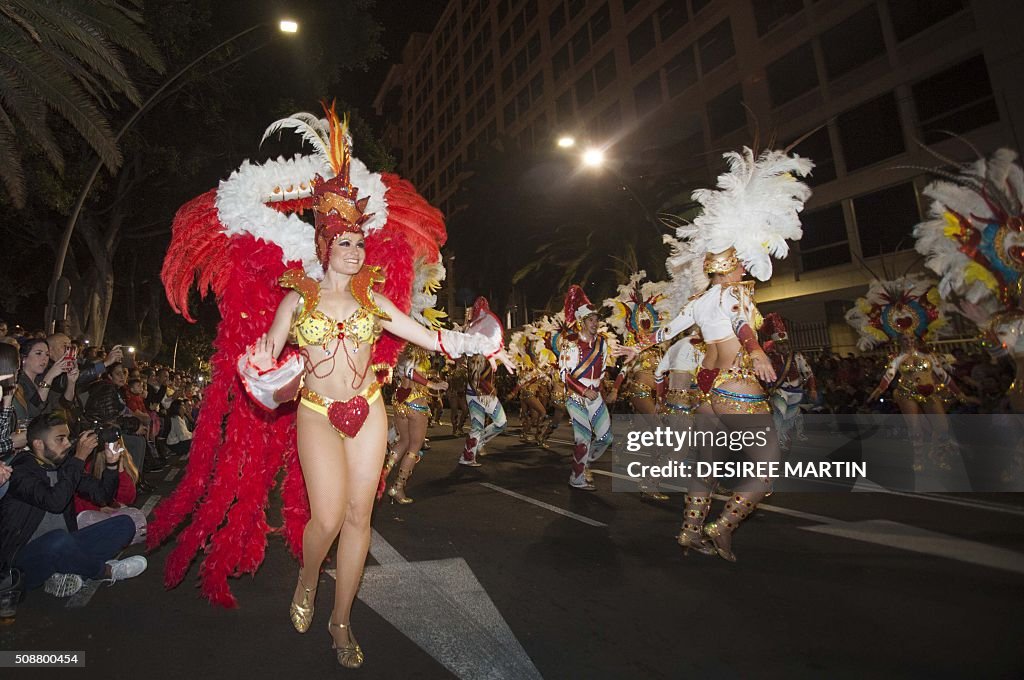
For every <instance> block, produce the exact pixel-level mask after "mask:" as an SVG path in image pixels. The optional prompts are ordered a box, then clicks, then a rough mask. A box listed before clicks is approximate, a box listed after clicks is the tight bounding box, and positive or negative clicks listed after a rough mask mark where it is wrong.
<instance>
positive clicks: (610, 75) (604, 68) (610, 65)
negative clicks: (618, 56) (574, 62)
mask: <svg viewBox="0 0 1024 680" xmlns="http://www.w3.org/2000/svg"><path fill="white" fill-rule="evenodd" d="M614 81H615V51H614V50H612V51H610V52H609V53H608V54H606V55H604V56H603V57H601V60H600V61H599V62H597V63H596V64H595V65H594V82H595V84H596V85H597V91H598V92H600V91H601V90H603V89H604V88H606V87H608V86H609V85H611V84H612V83H613V82H614Z"/></svg>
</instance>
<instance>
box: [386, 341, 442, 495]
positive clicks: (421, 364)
mask: <svg viewBox="0 0 1024 680" xmlns="http://www.w3.org/2000/svg"><path fill="white" fill-rule="evenodd" d="M396 369H397V370H396V373H398V375H399V376H401V381H402V383H401V386H400V387H399V390H398V392H397V393H396V394H397V395H399V396H401V397H403V398H402V399H401V401H399V399H397V398H396V399H395V427H396V428H397V429H398V444H397V446H396V447H394V448H393V449H392V453H391V456H393V457H394V459H395V462H391V461H390V460H389V464H388V465H387V466H386V468H385V472H384V478H385V479H386V478H387V475H388V472H389V471H390V469H391V467H393V466H394V465H396V464H397V465H398V476H397V478H396V479H395V483H394V484H392V485H391V486H390V487H389V488H388V490H387V494H388V498H390V499H391V502H392V503H399V504H400V505H407V504H409V503H412V502H413V499H412V498H409V497H408V496H407V495H406V493H405V487H406V484H408V482H409V478H410V477H412V472H413V468H415V467H416V464H417V463H419V462H420V460H421V459H422V458H423V448H422V447H423V438H424V436H425V435H426V433H427V420H428V413H429V408H430V407H429V405H428V403H427V400H428V399H429V392H428V390H439V389H447V387H448V384H447V383H443V382H441V383H438V382H434V381H433V380H431V379H430V377H429V376H430V355H429V354H428V353H427V352H426V351H425V350H424V349H423V348H422V347H417V346H415V345H409V346H407V347H406V349H405V352H404V353H403V356H402V358H401V359H400V360H399V362H398V366H397V367H396Z"/></svg>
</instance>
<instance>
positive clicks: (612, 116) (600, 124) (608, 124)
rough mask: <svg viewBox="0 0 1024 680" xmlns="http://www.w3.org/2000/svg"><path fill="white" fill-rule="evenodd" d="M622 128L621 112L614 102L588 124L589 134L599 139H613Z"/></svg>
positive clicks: (617, 104)
mask: <svg viewBox="0 0 1024 680" xmlns="http://www.w3.org/2000/svg"><path fill="white" fill-rule="evenodd" d="M621 126H622V111H621V110H620V107H619V103H618V102H615V103H614V104H612V105H611V106H609V107H608V108H606V109H605V110H604V111H602V112H601V113H600V114H598V115H597V116H595V117H594V119H593V120H592V121H591V122H590V132H591V133H592V134H593V135H595V136H597V137H601V138H609V137H613V136H614V135H615V133H616V132H618V131H619V128H620V127H621Z"/></svg>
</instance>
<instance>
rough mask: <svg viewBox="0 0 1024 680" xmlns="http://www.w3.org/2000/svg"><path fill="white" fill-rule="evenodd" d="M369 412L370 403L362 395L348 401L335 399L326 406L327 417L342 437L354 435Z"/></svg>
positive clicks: (357, 432)
mask: <svg viewBox="0 0 1024 680" xmlns="http://www.w3.org/2000/svg"><path fill="white" fill-rule="evenodd" d="M369 414H370V403H369V402H368V401H366V399H365V398H364V397H362V396H361V395H360V396H355V397H352V398H351V399H349V400H348V401H336V402H334V403H333V404H331V405H330V406H329V407H327V419H328V420H330V421H331V425H332V426H333V427H334V429H335V430H337V431H338V433H339V434H341V435H342V436H344V437H355V436H356V435H357V434H359V430H360V429H361V428H362V427H363V423H364V422H366V416H368V415H369Z"/></svg>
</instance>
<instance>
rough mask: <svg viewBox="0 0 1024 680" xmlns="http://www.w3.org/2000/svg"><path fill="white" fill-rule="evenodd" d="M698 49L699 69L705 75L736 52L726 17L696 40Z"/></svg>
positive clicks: (730, 27)
mask: <svg viewBox="0 0 1024 680" xmlns="http://www.w3.org/2000/svg"><path fill="white" fill-rule="evenodd" d="M697 47H698V49H699V50H700V71H701V73H702V74H704V75H707V74H708V73H710V72H711V71H713V70H714V69H715V68H717V67H718V66H721V65H722V64H724V63H725V62H726V61H728V60H729V59H731V58H732V56H733V55H734V54H736V48H735V46H734V45H733V43H732V26H731V24H730V23H729V20H728V19H726V20H725V21H723V22H722V23H720V24H718V25H717V26H715V27H714V28H712V29H711V30H710V31H708V32H707V33H705V34H704V35H702V36H701V37H700V38H699V39H698V40H697Z"/></svg>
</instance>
